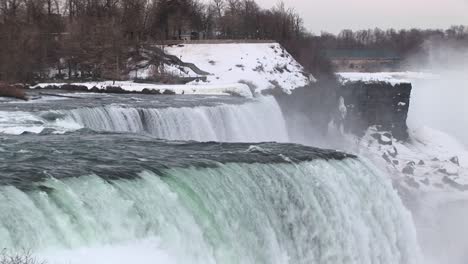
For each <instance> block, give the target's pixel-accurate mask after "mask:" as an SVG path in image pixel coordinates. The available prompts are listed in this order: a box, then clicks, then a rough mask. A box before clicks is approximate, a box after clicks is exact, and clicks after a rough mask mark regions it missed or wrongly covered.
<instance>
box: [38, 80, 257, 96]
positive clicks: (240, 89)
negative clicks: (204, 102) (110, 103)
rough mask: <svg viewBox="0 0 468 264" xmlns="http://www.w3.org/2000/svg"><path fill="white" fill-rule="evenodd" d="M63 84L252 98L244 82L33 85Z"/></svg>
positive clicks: (130, 90)
mask: <svg viewBox="0 0 468 264" xmlns="http://www.w3.org/2000/svg"><path fill="white" fill-rule="evenodd" d="M65 84H72V85H81V86H86V87H87V88H88V89H89V90H91V89H92V88H94V87H96V88H98V89H100V90H103V89H105V88H106V87H108V86H113V87H120V88H122V89H123V90H125V91H128V92H142V91H143V90H144V89H148V90H159V91H160V92H161V93H163V92H164V91H167V90H169V91H172V92H174V93H175V94H203V95H233V94H234V95H239V96H242V97H246V98H252V97H253V95H252V92H251V91H250V88H249V87H248V86H247V85H246V84H242V83H231V84H216V85H215V84H200V85H196V84H190V85H160V84H147V83H135V82H132V81H118V82H113V81H104V82H84V83H40V84H38V85H36V86H34V87H32V88H33V89H37V88H45V87H47V86H52V85H55V86H58V87H60V86H62V85H65Z"/></svg>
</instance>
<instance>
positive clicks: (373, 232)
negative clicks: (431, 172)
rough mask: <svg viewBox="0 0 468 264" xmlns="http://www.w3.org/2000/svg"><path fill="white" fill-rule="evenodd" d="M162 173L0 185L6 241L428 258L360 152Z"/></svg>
mask: <svg viewBox="0 0 468 264" xmlns="http://www.w3.org/2000/svg"><path fill="white" fill-rule="evenodd" d="M165 175H166V176H165V177H160V176H156V175H155V174H153V173H151V172H143V173H141V175H140V176H141V178H139V179H135V180H115V181H104V180H102V179H101V178H99V177H97V176H94V175H90V176H84V177H78V178H68V179H62V180H55V179H50V180H47V181H46V182H44V183H42V185H43V186H47V187H48V188H50V189H48V191H39V190H36V191H29V192H24V191H20V190H18V189H16V188H14V187H11V186H4V187H0V211H1V212H2V214H0V247H1V248H8V249H13V250H20V249H22V248H32V249H34V252H36V253H37V255H38V256H40V257H44V258H46V260H49V261H50V262H51V263H72V264H74V263H80V264H87V263H100V264H103V263H109V264H110V263H203V264H206V263H223V264H225V263H268V264H273V263H294V264H296V263H320V264H338V263H340V264H341V263H342V264H379V263H382V264H395V263H399V264H413V263H414V264H416V263H418V261H419V257H418V253H419V249H418V246H417V242H416V234H415V231H414V229H413V225H412V219H411V217H410V214H409V212H407V211H406V209H405V208H404V207H403V205H402V203H401V201H400V199H399V198H398V195H397V194H396V193H395V192H394V190H393V189H392V186H391V184H390V182H389V180H388V179H386V178H385V177H383V176H382V175H380V174H379V173H378V172H376V171H375V170H374V169H372V168H369V167H368V165H366V164H364V163H362V162H360V161H358V160H345V161H330V162H326V161H323V160H316V161H313V162H307V163H302V164H297V165H295V164H264V165H261V164H252V165H246V164H228V165H222V166H221V167H219V168H208V169H195V168H188V169H171V170H168V171H166V172H165ZM5 212H8V213H5Z"/></svg>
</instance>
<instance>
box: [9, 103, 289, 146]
mask: <svg viewBox="0 0 468 264" xmlns="http://www.w3.org/2000/svg"><path fill="white" fill-rule="evenodd" d="M51 113H52V114H54V115H57V116H58V117H59V118H58V119H56V120H45V119H44V118H43V117H44V116H45V115H48V114H51ZM45 128H52V129H54V130H56V131H57V132H64V131H67V130H68V131H70V130H76V129H79V128H90V129H93V130H98V131H112V132H132V133H139V134H142V133H144V134H151V135H153V136H155V137H157V138H162V139H169V140H195V141H219V142H265V141H276V142H288V141H289V136H288V131H287V128H286V124H285V121H284V117H283V114H282V112H281V109H280V107H279V105H278V103H277V102H276V100H275V99H274V98H273V97H263V98H260V99H258V100H257V101H254V102H250V103H246V104H242V105H220V106H215V107H194V108H187V107H185V108H161V109H157V108H150V109H146V108H145V109H137V108H132V107H124V106H114V105H111V106H105V107H96V108H79V109H74V110H67V111H50V112H45V113H28V112H0V133H7V134H21V133H23V132H33V133H40V132H41V131H42V130H43V129H45Z"/></svg>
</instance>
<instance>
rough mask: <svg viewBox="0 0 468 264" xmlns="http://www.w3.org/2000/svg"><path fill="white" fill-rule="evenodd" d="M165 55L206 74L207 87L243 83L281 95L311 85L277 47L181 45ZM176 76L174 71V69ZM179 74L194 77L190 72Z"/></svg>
mask: <svg viewBox="0 0 468 264" xmlns="http://www.w3.org/2000/svg"><path fill="white" fill-rule="evenodd" d="M164 49H165V52H167V53H169V54H172V55H175V56H177V57H178V58H180V59H181V60H182V61H184V62H188V63H193V64H195V65H196V66H197V67H198V68H200V69H201V70H203V71H206V72H209V73H210V75H208V78H207V82H208V83H210V84H216V85H218V84H221V85H223V84H229V83H238V82H245V83H248V84H249V85H251V86H252V85H253V86H254V87H255V88H256V91H257V92H258V91H262V90H265V89H273V88H277V87H279V88H281V89H282V90H283V91H284V92H286V93H290V91H291V90H293V89H295V88H299V87H303V86H305V85H307V84H308V83H310V82H314V81H315V79H314V77H313V76H311V75H308V74H307V73H306V72H305V70H304V68H303V67H302V66H301V65H300V64H299V63H298V62H297V61H296V60H295V59H294V58H293V57H292V56H291V55H290V54H289V53H288V52H287V51H286V50H285V49H284V48H283V47H281V45H280V44H277V43H235V44H233V43H229V44H183V45H174V46H166V47H165V48H164ZM175 71H176V72H175V73H177V71H178V70H177V69H175ZM179 73H181V74H183V75H185V76H190V77H194V76H197V75H196V74H195V73H193V72H191V71H186V72H185V73H182V72H181V71H179Z"/></svg>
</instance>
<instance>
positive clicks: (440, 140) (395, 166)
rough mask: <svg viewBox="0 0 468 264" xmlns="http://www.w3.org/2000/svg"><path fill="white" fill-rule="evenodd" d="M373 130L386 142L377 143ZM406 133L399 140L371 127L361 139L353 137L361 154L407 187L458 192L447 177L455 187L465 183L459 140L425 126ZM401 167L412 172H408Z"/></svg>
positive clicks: (466, 155)
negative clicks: (401, 139)
mask: <svg viewBox="0 0 468 264" xmlns="http://www.w3.org/2000/svg"><path fill="white" fill-rule="evenodd" d="M376 134H378V135H380V140H381V141H382V142H385V143H390V144H388V145H387V144H385V145H383V144H381V143H379V140H378V139H376V138H375V135H376ZM409 134H410V140H409V141H408V142H401V141H398V140H396V139H394V138H393V137H391V138H390V137H388V136H387V135H388V134H386V133H383V132H379V131H378V130H377V129H376V128H375V127H372V128H370V129H369V130H368V131H367V133H366V135H365V136H364V137H363V138H362V139H360V140H357V142H358V146H357V149H358V152H359V153H360V154H361V155H363V156H366V157H367V158H369V159H371V160H372V161H373V162H374V163H375V164H377V165H378V166H379V167H381V168H385V169H386V170H387V172H389V175H391V176H392V177H393V178H394V180H397V181H400V182H403V184H407V185H409V186H408V187H410V188H416V189H418V190H422V191H425V192H427V191H431V192H434V191H436V192H440V191H447V190H451V191H454V190H455V191H457V192H458V191H460V190H459V189H454V187H453V186H450V185H449V184H447V182H446V181H447V179H450V180H451V181H453V182H455V183H456V184H457V185H458V186H459V187H465V185H467V184H468V150H467V149H466V148H465V147H464V145H463V144H462V143H461V142H459V141H458V140H456V139H455V138H453V137H451V136H450V135H448V134H445V133H443V132H441V131H438V130H435V129H432V128H429V127H420V128H419V129H416V130H410V131H409ZM354 140H356V139H354ZM350 142H351V141H350ZM354 142H356V141H354ZM455 161H458V162H455ZM457 163H458V164H457ZM405 168H410V170H409V171H412V172H411V173H408V170H405ZM405 172H406V173H405ZM416 186H417V187H416Z"/></svg>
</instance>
